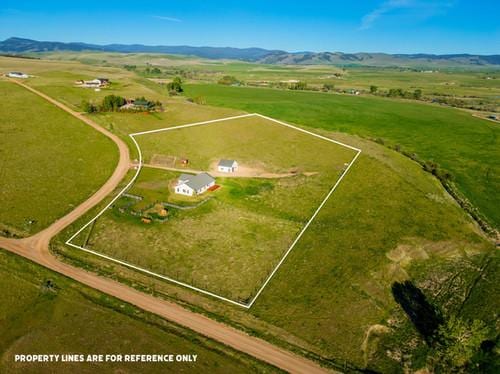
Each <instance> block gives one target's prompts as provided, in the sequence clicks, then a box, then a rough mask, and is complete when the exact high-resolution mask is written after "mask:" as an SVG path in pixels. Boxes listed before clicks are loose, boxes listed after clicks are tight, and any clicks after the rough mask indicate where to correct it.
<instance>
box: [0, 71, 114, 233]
mask: <svg viewBox="0 0 500 374" xmlns="http://www.w3.org/2000/svg"><path fill="white" fill-rule="evenodd" d="M0 100H1V102H2V105H1V106H0V116H1V118H2V119H1V127H0V138H1V140H0V181H1V182H0V183H1V184H0V186H1V187H0V201H1V203H0V229H1V230H2V231H3V234H4V235H10V234H16V235H19V236H25V235H30V234H33V233H35V232H37V231H39V230H41V229H43V228H45V227H46V226H48V225H50V223H52V222H54V221H55V220H56V219H58V218H59V217H61V216H63V215H64V214H65V213H67V212H69V211H71V210H72V209H73V208H74V207H75V206H76V205H78V204H79V203H80V202H82V201H83V200H84V199H86V198H87V197H88V196H90V195H91V194H92V193H94V192H95V191H96V190H97V189H98V188H99V187H100V186H101V185H102V184H103V183H104V182H105V180H106V179H107V178H108V177H109V175H111V173H112V171H113V169H114V166H115V165H116V162H117V158H118V152H117V150H116V148H115V145H114V144H113V143H112V142H111V141H110V140H108V139H107V138H106V137H104V136H103V135H102V134H100V133H98V132H97V131H95V130H94V129H92V128H91V127H89V126H88V125H85V124H84V123H83V122H81V121H79V120H77V119H75V118H73V117H72V116H71V115H69V114H67V113H66V112H64V111H62V110H61V109H59V108H57V107H55V106H54V105H52V104H50V103H48V102H47V101H45V100H43V99H42V98H40V97H38V96H37V95H35V94H33V93H31V92H29V91H27V90H26V89H24V88H22V87H19V86H16V85H15V84H13V83H10V82H5V81H0Z"/></svg>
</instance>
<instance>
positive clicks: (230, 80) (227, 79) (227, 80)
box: [217, 75, 242, 86]
mask: <svg viewBox="0 0 500 374" xmlns="http://www.w3.org/2000/svg"><path fill="white" fill-rule="evenodd" d="M217 83H218V84H223V85H226V86H233V85H240V84H241V83H242V82H240V81H239V80H238V79H236V77H233V76H232V75H224V76H223V77H222V78H221V79H219V81H218V82H217Z"/></svg>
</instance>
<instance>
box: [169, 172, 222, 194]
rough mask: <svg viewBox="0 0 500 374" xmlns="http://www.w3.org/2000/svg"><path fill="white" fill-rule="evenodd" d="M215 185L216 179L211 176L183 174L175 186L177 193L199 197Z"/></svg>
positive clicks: (205, 174)
mask: <svg viewBox="0 0 500 374" xmlns="http://www.w3.org/2000/svg"><path fill="white" fill-rule="evenodd" d="M214 184H215V178H213V177H212V176H211V175H210V174H207V173H200V174H198V175H191V174H181V175H180V176H179V179H178V180H177V185H176V186H175V193H177V194H180V195H186V196H193V195H199V194H202V193H203V192H205V191H206V190H208V189H209V188H210V187H212V186H213V185H214Z"/></svg>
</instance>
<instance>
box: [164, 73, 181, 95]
mask: <svg viewBox="0 0 500 374" xmlns="http://www.w3.org/2000/svg"><path fill="white" fill-rule="evenodd" d="M167 90H168V93H169V94H170V95H178V94H180V93H181V92H183V91H184V89H183V88H182V79H181V77H175V78H174V79H173V80H172V82H170V83H167Z"/></svg>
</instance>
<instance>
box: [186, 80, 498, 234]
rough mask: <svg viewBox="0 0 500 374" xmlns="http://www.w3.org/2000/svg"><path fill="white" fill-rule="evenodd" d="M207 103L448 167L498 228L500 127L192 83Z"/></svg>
mask: <svg viewBox="0 0 500 374" xmlns="http://www.w3.org/2000/svg"><path fill="white" fill-rule="evenodd" d="M186 95H187V96H190V97H196V96H203V97H205V99H206V101H207V103H208V104H211V105H216V106H224V107H229V108H237V109H242V110H245V111H248V112H259V113H262V114H266V115H269V116H273V117H275V118H278V119H282V120H285V121H286V120H287V121H291V122H293V123H297V124H303V125H307V126H311V127H319V128H322V129H325V130H332V131H342V132H347V133H351V134H357V135H361V136H364V137H373V138H383V139H385V140H386V141H387V142H388V143H390V144H392V145H395V144H399V145H401V146H402V148H403V149H404V150H407V151H410V152H415V153H417V155H418V156H419V157H420V158H421V159H423V160H432V161H435V162H437V163H438V164H440V165H441V167H443V168H444V169H446V170H448V171H450V172H451V173H452V174H453V176H454V178H455V182H456V184H457V186H458V188H459V189H460V191H461V192H462V193H463V194H464V195H465V196H466V197H467V198H468V199H469V200H470V201H471V202H472V203H473V204H474V205H475V206H476V207H478V208H479V210H480V211H481V212H482V213H483V215H484V216H486V218H487V219H488V220H489V221H490V222H491V223H492V225H494V226H496V227H497V228H498V227H499V226H500V210H499V209H498V208H497V207H498V206H500V194H499V193H498V191H499V190H500V171H499V170H500V163H499V160H500V126H499V125H498V124H496V123H492V122H489V121H485V120H480V119H478V118H474V117H472V116H471V115H470V114H469V113H467V112H463V111H459V110H455V109H451V108H440V107H436V106H431V105H424V104H417V103H411V102H404V101H396V100H388V99H381V98H374V97H353V96H346V95H335V94H322V93H314V92H313V93H310V92H291V91H282V90H271V89H257V88H238V87H226V86H221V85H189V86H187V89H186Z"/></svg>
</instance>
